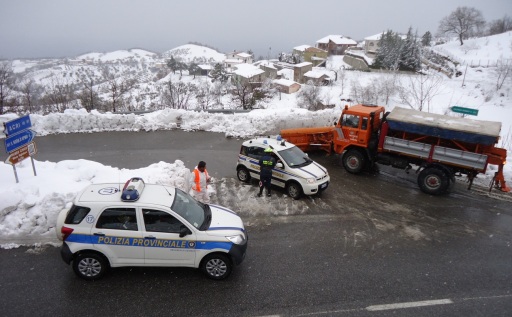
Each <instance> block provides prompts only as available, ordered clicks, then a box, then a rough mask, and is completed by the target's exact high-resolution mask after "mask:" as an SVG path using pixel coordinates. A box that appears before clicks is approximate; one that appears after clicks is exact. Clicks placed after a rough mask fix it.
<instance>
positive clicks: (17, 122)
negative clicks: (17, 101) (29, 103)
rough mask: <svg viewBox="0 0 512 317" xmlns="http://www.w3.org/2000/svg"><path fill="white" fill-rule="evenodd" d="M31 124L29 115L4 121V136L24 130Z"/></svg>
mask: <svg viewBox="0 0 512 317" xmlns="http://www.w3.org/2000/svg"><path fill="white" fill-rule="evenodd" d="M31 126H32V122H30V116H29V115H26V116H23V117H19V118H18V119H14V120H11V121H8V122H6V123H4V128H5V129H4V133H5V135H6V136H10V135H13V134H16V133H18V132H20V131H23V130H26V129H28V128H30V127H31Z"/></svg>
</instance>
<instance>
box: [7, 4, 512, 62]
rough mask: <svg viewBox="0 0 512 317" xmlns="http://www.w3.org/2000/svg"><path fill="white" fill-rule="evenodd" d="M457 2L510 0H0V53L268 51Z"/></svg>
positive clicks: (371, 29) (359, 33)
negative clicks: (198, 46) (197, 47)
mask: <svg viewBox="0 0 512 317" xmlns="http://www.w3.org/2000/svg"><path fill="white" fill-rule="evenodd" d="M459 6H468V7H474V8H476V9H478V10H480V11H481V12H482V14H483V16H484V19H485V20H486V21H488V22H489V21H492V20H495V19H499V18H502V17H504V16H505V15H508V16H509V17H512V0H485V1H484V0H356V1H348V0H347V1H341V0H315V1H311V0H308V1H304V0H252V1H244V0H172V1H171V0H140V1H138V0H0V29H1V31H0V59H14V58H36V57H64V56H65V57H74V56H77V55H80V54H83V53H88V52H109V51H115V50H121V49H131V48H142V49H146V50H149V51H153V52H157V53H161V52H165V51H167V50H170V49H172V48H175V47H177V46H180V45H183V44H187V43H189V42H200V43H202V44H206V45H208V46H210V47H213V48H216V49H218V50H219V51H221V52H223V53H226V52H228V51H232V50H249V49H251V50H253V52H254V53H255V55H256V56H255V57H260V56H263V57H267V55H270V56H271V57H275V56H276V55H277V53H279V52H282V51H284V52H291V50H292V49H293V47H295V46H298V45H303V44H309V45H311V46H314V45H315V43H316V41H317V40H319V39H321V38H322V37H324V36H327V35H329V34H341V35H344V36H347V37H351V38H353V39H355V40H356V41H360V40H362V39H364V37H366V36H370V35H374V34H377V33H380V32H382V31H385V30H388V29H391V30H393V31H395V32H403V33H405V32H407V29H408V28H409V27H412V28H413V29H414V30H417V31H418V34H419V35H420V36H421V35H423V34H424V33H425V32H426V31H430V32H431V33H433V34H435V32H436V31H437V27H438V25H439V21H440V20H441V19H442V18H443V17H445V16H447V15H449V14H450V13H451V12H452V11H453V10H454V9H456V8H457V7H459Z"/></svg>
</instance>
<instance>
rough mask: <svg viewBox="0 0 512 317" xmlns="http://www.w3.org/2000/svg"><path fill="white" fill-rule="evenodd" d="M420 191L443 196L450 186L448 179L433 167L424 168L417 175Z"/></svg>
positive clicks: (443, 173)
mask: <svg viewBox="0 0 512 317" xmlns="http://www.w3.org/2000/svg"><path fill="white" fill-rule="evenodd" d="M418 186H419V187H420V189H421V191H422V192H424V193H427V194H430V195H441V194H444V193H445V192H446V191H447V190H448V187H449V186H450V179H449V178H448V176H447V175H446V173H445V172H443V171H442V170H440V169H438V168H435V167H428V168H425V169H424V170H422V171H421V172H420V175H418Z"/></svg>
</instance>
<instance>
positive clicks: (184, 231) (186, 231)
mask: <svg viewBox="0 0 512 317" xmlns="http://www.w3.org/2000/svg"><path fill="white" fill-rule="evenodd" d="M191 233H192V231H190V229H189V228H187V227H185V226H181V228H180V238H183V237H184V236H186V235H189V234H191Z"/></svg>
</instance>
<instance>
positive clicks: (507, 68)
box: [496, 58, 512, 90]
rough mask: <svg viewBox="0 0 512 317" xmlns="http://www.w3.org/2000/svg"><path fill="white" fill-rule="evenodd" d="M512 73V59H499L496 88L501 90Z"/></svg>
mask: <svg viewBox="0 0 512 317" xmlns="http://www.w3.org/2000/svg"><path fill="white" fill-rule="evenodd" d="M511 73H512V60H510V59H503V58H502V59H500V60H498V64H497V66H496V74H497V75H498V76H497V78H496V90H500V89H501V87H502V86H503V83H504V82H505V80H506V79H507V78H508V77H509V76H510V74H511Z"/></svg>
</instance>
